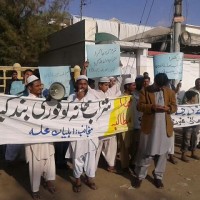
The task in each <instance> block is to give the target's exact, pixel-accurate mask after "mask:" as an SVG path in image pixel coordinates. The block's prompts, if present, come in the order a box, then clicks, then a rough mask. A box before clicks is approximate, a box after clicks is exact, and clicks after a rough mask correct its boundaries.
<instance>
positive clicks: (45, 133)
mask: <svg viewBox="0 0 200 200" xmlns="http://www.w3.org/2000/svg"><path fill="white" fill-rule="evenodd" d="M130 100H131V97H130V96H126V97H121V98H117V99H103V100H99V101H95V102H84V103H68V102H67V101H62V102H46V101H45V99H40V98H34V99H31V98H28V97H22V98H19V97H16V96H7V95H0V144H25V143H43V142H58V141H71V140H78V139H85V138H91V137H99V136H106V135H110V134H115V133H119V132H123V131H127V130H131V129H133V127H132V124H133V119H132V115H131V114H132V113H129V111H130V110H131V109H128V108H129V106H130V105H131V104H130Z"/></svg>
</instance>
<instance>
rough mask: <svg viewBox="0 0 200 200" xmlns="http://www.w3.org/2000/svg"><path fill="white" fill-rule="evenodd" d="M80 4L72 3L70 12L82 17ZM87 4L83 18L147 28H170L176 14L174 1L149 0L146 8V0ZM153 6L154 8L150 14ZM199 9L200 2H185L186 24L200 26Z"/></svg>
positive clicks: (76, 0)
mask: <svg viewBox="0 0 200 200" xmlns="http://www.w3.org/2000/svg"><path fill="white" fill-rule="evenodd" d="M80 2H81V0H72V2H71V3H70V6H69V12H70V13H71V14H72V15H79V16H80ZM85 2H86V5H84V6H83V11H82V13H83V16H87V17H93V18H99V19H107V20H108V19H111V18H117V19H118V20H120V21H122V22H125V23H131V24H140V21H141V24H143V25H147V26H170V25H171V21H172V18H173V13H174V0H147V4H146V8H145V3H146V0H85ZM152 3H153V4H152ZM151 5H153V6H152V9H151V12H150V8H151ZM144 8H145V9H144ZM199 9H200V0H183V16H184V17H185V21H184V23H185V24H192V25H196V26H200V11H199ZM143 11H144V14H143V17H142V13H143ZM149 13H150V14H149ZM148 16H149V17H148Z"/></svg>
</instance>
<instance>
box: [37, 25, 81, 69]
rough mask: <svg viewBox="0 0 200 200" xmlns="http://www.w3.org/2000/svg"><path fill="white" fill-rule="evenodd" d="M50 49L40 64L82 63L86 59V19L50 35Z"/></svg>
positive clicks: (41, 58) (71, 64) (72, 64)
mask: <svg viewBox="0 0 200 200" xmlns="http://www.w3.org/2000/svg"><path fill="white" fill-rule="evenodd" d="M49 45H50V49H49V50H48V52H47V53H45V54H44V55H42V56H41V57H40V60H39V66H58V65H70V66H74V65H77V64H78V65H80V64H82V63H83V61H84V59H85V21H81V22H79V23H77V24H74V25H73V26H69V27H67V28H65V29H63V30H61V31H59V32H56V33H54V34H52V35H50V37H49Z"/></svg>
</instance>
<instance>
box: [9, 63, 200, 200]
mask: <svg viewBox="0 0 200 200" xmlns="http://www.w3.org/2000/svg"><path fill="white" fill-rule="evenodd" d="M88 67H89V63H88V62H85V63H84V66H83V69H82V75H80V76H79V77H78V78H77V79H76V82H75V92H74V94H71V95H70V96H69V97H68V98H67V101H68V102H88V101H93V100H97V99H105V98H116V97H120V96H123V95H132V97H133V100H132V104H131V105H130V106H132V110H133V115H134V130H132V131H127V132H124V133H120V134H117V135H110V136H106V137H100V138H98V137H97V138H86V139H83V140H77V141H72V142H70V143H69V146H68V148H67V150H66V155H65V157H66V158H71V160H72V164H73V175H74V177H75V183H74V185H73V191H74V192H81V184H82V183H81V176H82V175H83V173H84V174H85V183H86V184H87V185H88V186H89V187H90V188H91V189H93V190H96V189H97V186H96V184H95V181H94V178H95V173H96V170H97V168H98V163H99V158H100V155H101V153H102V155H103V157H104V158H105V160H106V162H107V165H108V168H107V170H108V171H109V172H114V173H115V172H116V168H115V163H116V155H117V151H119V156H120V161H121V168H122V170H123V171H128V170H129V167H130V166H134V173H135V181H134V185H133V186H134V187H135V188H138V187H140V185H141V183H142V180H143V179H145V177H146V175H147V169H148V166H149V165H150V163H151V161H152V160H154V163H155V169H154V171H153V172H152V174H153V177H154V184H155V186H156V187H157V188H163V187H164V186H163V182H162V179H163V175H164V172H165V168H166V162H167V158H168V156H169V154H173V147H174V130H173V123H172V120H171V114H172V113H175V112H176V111H177V101H176V95H175V92H174V91H173V90H172V89H171V88H170V86H169V79H168V77H167V75H166V74H164V73H159V74H157V75H155V78H154V83H153V84H150V78H149V76H148V74H144V76H137V77H136V79H135V80H133V79H132V78H126V79H125V80H122V78H121V77H117V78H114V77H102V78H100V79H99V82H98V89H97V90H96V89H94V88H93V87H92V86H91V87H90V86H89V80H88V78H87V76H86V75H87V68H88ZM24 77H25V85H26V87H25V88H26V89H25V91H26V93H28V94H27V95H28V96H29V97H31V98H40V97H41V94H42V83H41V81H40V78H39V77H38V76H35V75H33V73H32V72H31V71H30V70H29V74H28V75H27V74H26V72H25V76H24ZM122 83H123V90H124V92H121V85H122ZM179 87H180V85H179ZM196 90H197V91H196ZM199 91H200V79H198V80H196V85H195V88H193V89H192V90H190V91H189V92H186V95H185V103H187V104H192V103H199V102H197V101H196V99H197V98H199V96H198V95H199ZM197 132H198V128H197V127H186V128H184V131H183V142H182V147H181V151H182V157H181V159H182V160H183V161H185V162H188V159H187V157H186V155H185V153H186V151H187V150H188V149H189V148H190V150H191V151H192V155H191V157H192V158H194V159H199V158H198V156H197V155H196V154H195V150H196V146H197ZM56 145H59V143H57V144H56ZM12 154H13V152H10V153H9V145H7V149H6V159H7V160H9V156H11V157H12ZM54 154H55V150H54V144H53V143H41V144H25V156H26V161H27V162H28V164H29V176H30V183H31V190H32V196H33V199H40V193H39V187H40V183H41V182H42V185H43V186H44V187H45V188H47V189H48V190H49V191H50V192H51V193H54V192H55V191H56V188H55V185H54V183H53V181H54V180H55V177H56V168H55V158H54ZM12 159H13V158H12ZM12 159H10V160H12ZM172 161H173V157H172ZM173 162H174V161H173ZM41 177H42V178H41Z"/></svg>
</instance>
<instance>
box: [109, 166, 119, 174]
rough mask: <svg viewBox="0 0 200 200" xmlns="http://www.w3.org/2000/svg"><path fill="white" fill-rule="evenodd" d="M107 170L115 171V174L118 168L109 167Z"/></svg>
mask: <svg viewBox="0 0 200 200" xmlns="http://www.w3.org/2000/svg"><path fill="white" fill-rule="evenodd" d="M107 170H108V172H110V173H115V174H116V173H117V170H116V169H115V167H108V168H107Z"/></svg>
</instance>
